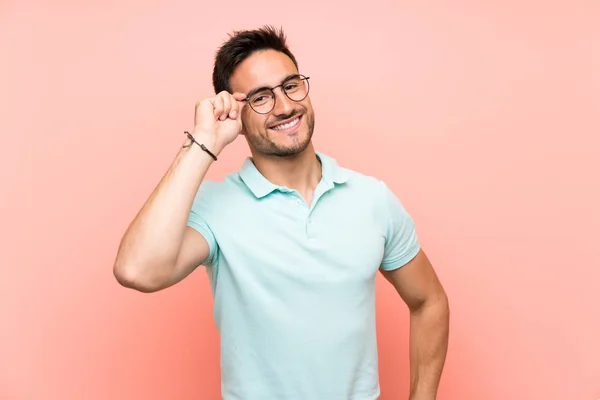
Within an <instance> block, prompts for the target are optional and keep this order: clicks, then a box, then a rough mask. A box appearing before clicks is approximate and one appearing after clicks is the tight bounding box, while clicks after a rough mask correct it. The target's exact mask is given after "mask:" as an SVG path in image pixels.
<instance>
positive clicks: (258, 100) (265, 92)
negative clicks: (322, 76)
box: [246, 75, 310, 114]
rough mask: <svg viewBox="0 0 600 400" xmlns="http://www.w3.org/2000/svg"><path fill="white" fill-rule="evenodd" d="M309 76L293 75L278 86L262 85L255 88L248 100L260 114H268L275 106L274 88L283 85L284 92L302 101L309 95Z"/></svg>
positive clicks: (289, 96)
mask: <svg viewBox="0 0 600 400" xmlns="http://www.w3.org/2000/svg"><path fill="white" fill-rule="evenodd" d="M308 79H309V77H307V76H304V75H293V76H290V77H288V78H286V79H285V80H284V81H283V82H281V84H279V85H277V86H273V87H271V88H269V87H262V88H258V89H255V90H253V91H252V92H251V93H250V95H249V96H248V97H246V101H247V102H248V104H249V105H250V107H251V108H252V109H253V110H254V111H255V112H257V113H258V114H268V113H270V112H271V111H272V110H273V109H274V108H275V92H274V90H275V89H277V88H278V87H281V89H282V91H283V93H285V95H286V96H287V97H288V98H289V99H290V100H292V101H296V102H298V101H302V100H304V99H305V98H306V96H308V91H309V90H310V84H309V83H308Z"/></svg>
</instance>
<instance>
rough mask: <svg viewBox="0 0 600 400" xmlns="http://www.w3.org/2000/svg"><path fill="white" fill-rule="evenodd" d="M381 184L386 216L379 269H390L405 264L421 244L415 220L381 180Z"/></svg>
mask: <svg viewBox="0 0 600 400" xmlns="http://www.w3.org/2000/svg"><path fill="white" fill-rule="evenodd" d="M381 184H382V186H383V200H382V201H383V203H384V204H382V206H381V207H382V209H383V210H384V211H385V213H384V215H386V216H387V218H386V221H385V222H386V227H387V229H386V239H385V249H384V254H383V260H382V262H381V269H383V270H385V271H391V270H394V269H397V268H400V267H402V266H404V265H406V264H407V263H408V262H409V261H410V260H412V259H413V258H414V257H415V256H416V255H417V253H418V252H419V250H420V248H421V246H420V244H419V240H418V237H417V232H416V227H415V222H414V220H413V218H412V217H411V215H410V214H409V213H408V212H407V211H406V209H405V208H404V206H403V205H402V203H401V201H400V199H398V197H397V196H396V195H395V194H394V193H393V192H392V191H391V190H390V189H389V187H388V186H387V185H386V184H385V183H384V182H381Z"/></svg>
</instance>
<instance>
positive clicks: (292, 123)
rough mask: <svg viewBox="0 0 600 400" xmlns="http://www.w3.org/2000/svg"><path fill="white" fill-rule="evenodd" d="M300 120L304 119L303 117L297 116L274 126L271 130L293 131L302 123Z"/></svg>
mask: <svg viewBox="0 0 600 400" xmlns="http://www.w3.org/2000/svg"><path fill="white" fill-rule="evenodd" d="M300 119H302V115H296V116H295V117H292V118H289V119H286V120H285V121H281V122H279V123H278V124H276V125H272V126H271V127H270V129H272V130H274V131H291V130H293V129H295V128H296V127H297V125H298V124H299V123H300Z"/></svg>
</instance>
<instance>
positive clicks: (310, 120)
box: [230, 50, 314, 157]
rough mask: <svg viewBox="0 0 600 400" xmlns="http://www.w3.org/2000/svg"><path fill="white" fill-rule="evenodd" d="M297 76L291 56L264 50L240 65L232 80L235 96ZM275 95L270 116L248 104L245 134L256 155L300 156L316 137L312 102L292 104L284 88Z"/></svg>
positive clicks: (244, 124) (276, 91) (244, 116)
mask: <svg viewBox="0 0 600 400" xmlns="http://www.w3.org/2000/svg"><path fill="white" fill-rule="evenodd" d="M296 74H298V70H297V69H296V67H295V66H294V63H293V62H292V60H291V59H290V58H289V57H288V56H286V55H285V54H283V53H281V52H278V51H274V50H263V51H258V52H255V53H254V54H252V55H251V56H250V57H248V58H246V59H245V60H244V61H243V62H242V63H240V65H238V67H237V68H236V70H235V71H234V73H233V75H232V76H231V79H230V86H231V89H232V90H233V92H241V93H246V94H248V93H250V92H252V91H253V90H254V89H257V88H261V87H269V88H270V87H273V86H277V85H280V84H281V83H282V82H283V81H284V79H285V78H286V77H288V76H291V75H296ZM273 92H274V93H275V106H274V108H273V109H272V110H271V111H270V112H269V113H267V114H259V113H257V112H255V111H254V110H253V109H252V107H250V105H249V104H246V106H245V107H244V110H243V113H242V123H243V132H242V133H243V134H244V135H245V136H246V140H247V141H248V145H249V146H250V148H251V149H252V150H253V152H256V153H258V154H261V155H265V156H277V157H287V156H292V155H295V154H298V153H300V152H302V151H304V149H306V147H307V146H308V145H309V143H310V140H311V138H312V135H313V130H314V112H313V109H312V105H311V103H310V98H309V96H306V98H305V99H304V100H302V101H299V102H296V101H293V100H291V99H290V98H288V97H287V96H286V95H285V93H284V92H283V88H282V87H281V86H280V87H278V88H276V89H274V91H273ZM297 118H298V119H299V122H298V121H296V119H297ZM290 122H291V123H290ZM295 122H297V123H296V124H295V125H294V123H295ZM285 123H289V124H287V125H286V126H288V127H287V128H285V129H280V128H281V127H282V126H283V125H282V124H285ZM278 125H279V127H278Z"/></svg>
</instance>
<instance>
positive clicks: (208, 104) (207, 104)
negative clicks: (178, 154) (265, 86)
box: [192, 91, 246, 153]
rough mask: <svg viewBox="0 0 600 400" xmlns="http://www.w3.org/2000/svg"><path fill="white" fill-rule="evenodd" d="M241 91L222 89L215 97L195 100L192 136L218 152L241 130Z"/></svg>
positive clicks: (243, 103) (242, 100) (243, 102)
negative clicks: (231, 91)
mask: <svg viewBox="0 0 600 400" xmlns="http://www.w3.org/2000/svg"><path fill="white" fill-rule="evenodd" d="M245 98H246V95H245V94H243V93H234V94H231V93H229V92H227V91H222V92H220V93H219V94H217V95H216V96H215V97H209V98H206V99H203V100H199V101H198V102H196V114H195V117H194V132H193V134H192V135H193V136H194V138H195V139H196V140H197V141H199V142H203V143H205V144H206V145H207V146H211V147H212V149H211V150H212V151H213V153H219V152H221V150H223V148H224V147H225V146H227V145H228V144H229V143H231V142H233V141H234V140H235V138H236V137H237V136H238V135H239V134H240V132H241V131H242V110H243V109H244V106H245V104H246V102H245V101H244V99H245Z"/></svg>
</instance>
